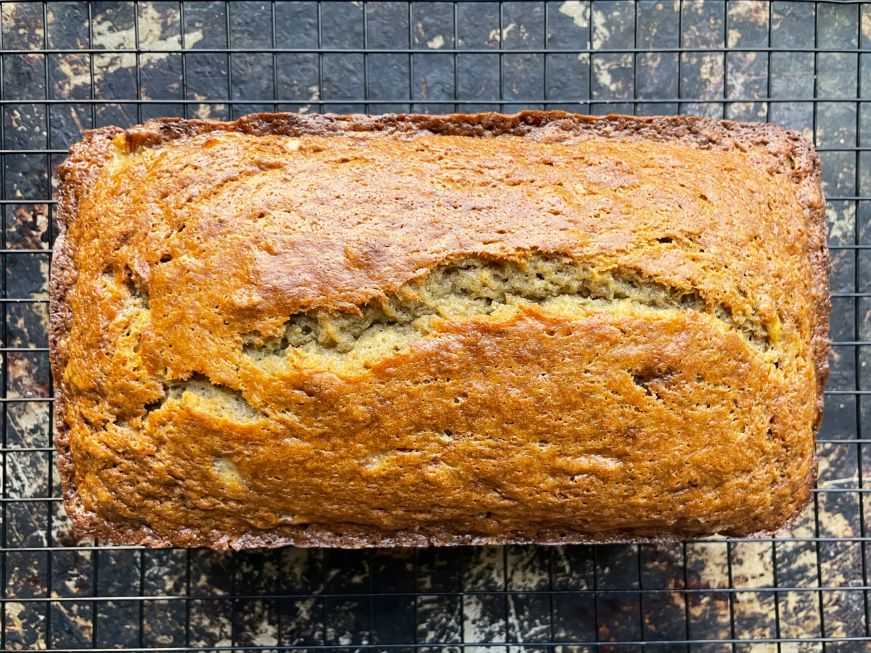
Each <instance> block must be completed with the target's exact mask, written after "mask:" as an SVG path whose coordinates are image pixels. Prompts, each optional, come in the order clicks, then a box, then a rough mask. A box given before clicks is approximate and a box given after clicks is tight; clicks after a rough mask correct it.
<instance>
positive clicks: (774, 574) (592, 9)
mask: <svg viewBox="0 0 871 653" xmlns="http://www.w3.org/2000/svg"><path fill="white" fill-rule="evenodd" d="M869 88H871V5H869V4H866V3H861V2H822V1H807V2H772V3H769V2H757V1H755V0H729V1H728V2H722V1H707V2H696V1H694V0H684V1H680V0H660V1H647V0H638V1H619V2H618V1H604V0H602V1H599V0H595V1H593V2H589V1H581V2H578V1H570V2H563V1H560V2H542V1H529V2H509V1H504V2H433V3H424V2H417V3H406V2H369V1H366V2H355V3H340V2H326V1H322V2H282V1H272V2H269V1H258V2H224V1H217V2H181V3H180V2H164V1H161V2H95V3H85V2H34V3H11V2H0V190H2V197H0V211H2V213H3V229H2V236H0V260H2V269H0V278H2V283H3V286H2V294H0V356H2V368H0V384H2V393H0V395H2V396H0V431H2V444H0V462H2V466H0V471H2V492H0V519H2V532H0V578H2V587H0V589H2V596H0V648H2V649H3V650H45V649H48V650H57V651H61V650H70V649H81V648H84V649H90V650H106V651H108V650H118V649H119V648H120V649H123V650H137V651H143V650H157V651H187V650H199V651H212V650H227V649H230V650H235V651H241V650H244V651H260V650H264V651H265V650H269V651H273V650H275V651H277V650H281V651H304V650H305V651H307V650H311V651H321V650H330V651H334V650H336V651H337V650H342V651H346V650H364V651H367V650H385V651H394V650H401V651H460V650H469V651H478V650H482V651H483V650H486V651H494V650H495V651H506V652H507V651H511V652H515V651H518V652H519V651H530V652H538V651H609V652H611V651H621V652H622V651H644V650H650V651H659V650H668V651H705V652H707V651H733V652H737V651H757V650H759V651H777V652H778V653H779V652H780V651H838V652H852V651H868V650H871V636H869V625H871V610H869V592H871V585H869V571H868V567H869V557H868V556H869V551H871V545H869V542H871V535H869V533H868V530H867V527H866V524H867V521H868V518H869V515H868V513H867V510H868V505H869V503H871V500H869V499H868V498H867V497H866V495H867V494H868V493H869V492H871V485H869V484H868V483H867V482H866V479H867V478H868V476H869V473H871V446H869V445H871V434H869V433H868V432H867V430H866V429H867V425H868V424H871V421H869V420H871V415H869V414H868V412H869V409H871V402H869V394H871V378H869V370H871V366H869V365H868V362H869V355H871V259H869V257H871V253H869V250H871V195H869V193H871V112H869V104H868V100H867V99H866V98H864V97H863V96H864V94H865V93H867V92H868V89H869ZM521 108H554V109H557V108H559V109H567V110H570V111H576V112H581V113H594V114H601V113H610V112H620V113H639V114H642V113H643V114H651V113H669V114H676V113H687V114H701V115H707V116H711V117H715V118H734V119H742V120H771V121H774V122H778V123H780V124H783V125H786V126H788V127H791V128H793V129H797V130H800V131H802V132H804V133H805V134H806V135H807V136H808V137H811V138H813V139H814V141H815V143H816V144H817V146H818V150H819V152H820V157H821V159H822V162H823V172H824V180H825V188H826V194H827V198H828V221H829V227H830V244H831V250H832V258H833V270H832V277H831V281H832V304H833V311H832V334H831V337H832V357H831V367H832V375H831V380H830V383H829V386H828V390H827V392H826V396H825V402H826V418H825V422H824V425H823V428H822V430H821V432H820V435H819V438H818V440H817V453H818V455H819V457H820V479H819V483H818V487H817V489H816V490H815V493H814V501H813V503H812V505H811V506H810V507H809V508H808V510H807V512H806V514H805V515H804V516H803V517H802V519H801V520H800V521H799V522H798V523H797V524H796V525H795V526H794V527H793V528H792V530H790V531H788V532H784V533H782V534H780V535H779V536H778V537H766V538H759V539H752V540H748V539H739V538H717V537H712V538H703V539H699V540H696V541H692V542H686V543H674V544H649V545H640V546H631V545H619V546H618V545H608V546H566V547H534V546H511V547H461V548H448V549H424V550H410V549H398V550H373V551H363V552H354V551H350V552H348V551H337V550H299V549H290V548H288V549H282V550H277V551H253V552H242V553H236V554H234V553H219V552H211V551H201V550H165V551H148V550H143V549H140V548H138V547H129V546H114V547H112V546H104V545H102V544H100V543H97V542H76V541H75V540H74V539H73V538H72V536H71V535H70V533H69V527H68V522H67V520H66V517H65V515H64V514H63V509H62V506H61V505H60V502H59V500H58V496H59V487H58V478H57V474H56V473H54V471H53V469H54V450H53V447H52V443H51V432H52V429H53V422H52V414H51V407H52V393H51V380H50V375H49V367H48V348H47V333H46V329H47V309H48V307H47V284H48V264H49V257H50V255H51V245H52V241H53V236H54V232H55V229H54V227H53V223H54V217H55V216H54V213H55V207H56V198H55V195H54V194H55V191H56V188H57V181H56V171H57V166H58V164H59V163H60V161H62V160H63V158H64V156H65V154H66V151H67V147H68V146H69V144H70V143H72V142H75V141H76V140H77V139H78V138H79V136H80V133H81V130H83V129H87V128H91V127H97V126H102V125H105V124H110V123H111V124H120V125H129V124H133V123H135V122H138V121H141V120H143V119H147V118H150V117H155V116H159V115H180V116H185V117H211V118H230V117H235V116H238V115H242V114H244V113H249V112H253V111H317V112H327V111H334V112H350V111H365V112H372V113H380V112H390V111H421V112H432V113H441V112H451V111H463V112H472V111H485V110H501V111H514V110H517V109H521ZM863 425H865V426H864V427H863Z"/></svg>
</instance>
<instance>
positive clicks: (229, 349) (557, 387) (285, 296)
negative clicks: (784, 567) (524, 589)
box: [51, 112, 829, 548]
mask: <svg viewBox="0 0 871 653" xmlns="http://www.w3.org/2000/svg"><path fill="white" fill-rule="evenodd" d="M61 182H62V185H61V189H60V207H59V208H60V210H59V215H58V218H59V222H60V235H59V237H58V240H57V243H56V246H55V250H54V259H53V263H52V280H51V345H52V350H51V356H52V369H53V374H54V380H55V388H56V401H55V409H56V418H57V419H56V425H57V433H56V445H57V458H58V464H59V469H60V473H61V476H62V479H63V495H64V501H65V505H66V510H67V512H68V514H69V516H70V517H71V519H72V522H73V524H74V526H75V527H76V529H77V532H78V533H80V534H82V535H86V534H87V535H92V536H97V537H99V538H105V539H108V540H111V541H115V542H118V543H142V544H146V545H151V546H163V545H180V546H208V547H218V548H222V547H234V548H242V547H253V546H278V545H284V544H295V545H301V546H344V547H360V546H375V545H381V546H391V545H411V546H418V545H428V544H440V545H443V544H462V543H506V542H541V543H561V542H598V541H627V540H643V539H650V538H664V539H678V538H690V537H693V536H697V535H701V534H710V533H723V534H731V535H744V534H751V533H756V532H770V531H773V530H775V529H777V528H779V527H781V526H782V525H783V524H784V523H786V522H787V521H788V520H790V519H791V518H793V517H794V516H795V515H797V514H798V513H799V512H800V511H801V510H802V508H803V507H804V506H805V505H806V503H807V501H808V498H809V496H810V495H811V490H812V487H813V484H814V480H815V475H816V471H815V470H816V463H815V456H814V437H815V431H816V429H817V427H818V425H819V422H820V419H821V414H822V387H823V383H824V381H825V377H826V374H827V362H826V361H827V349H828V344H827V343H828V338H827V336H828V312H829V299H828V270H829V259H828V252H827V249H826V233H825V223H824V202H823V197H822V193H821V187H820V173H819V164H818V159H817V156H816V154H815V153H814V151H813V148H812V146H811V145H810V144H809V143H808V142H806V141H805V140H803V139H802V138H800V137H799V136H797V135H796V134H794V133H792V132H789V131H786V130H783V129H780V128H778V127H775V126H772V125H765V124H740V123H733V122H713V121H708V120H703V119H698V118H686V117H676V118H635V117H622V116H609V117H605V118H591V117H584V116H576V115H571V114H566V113H560V112H524V113H520V114H518V115H514V116H503V115H495V114H482V115H455V116H422V115H391V116H382V117H368V116H302V115H283V114H275V115H263V114H261V115H252V116H248V117H246V118H242V119H239V120H237V121H235V122H212V121H202V120H182V119H175V118H171V119H163V120H155V121H150V122H147V123H146V124H144V125H141V126H137V127H133V128H131V129H126V130H124V129H118V128H103V129H98V130H96V131H91V132H89V133H87V134H86V136H85V138H84V140H83V141H82V142H81V143H80V144H78V145H76V146H74V147H73V148H72V151H71V154H70V158H69V159H68V160H67V161H66V163H64V164H63V166H62V168H61Z"/></svg>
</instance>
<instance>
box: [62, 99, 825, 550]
mask: <svg viewBox="0 0 871 653" xmlns="http://www.w3.org/2000/svg"><path fill="white" fill-rule="evenodd" d="M548 123H554V124H557V123H560V124H565V126H566V128H567V129H584V130H589V131H591V132H595V133H598V134H602V135H608V136H610V137H614V138H623V139H627V140H632V139H637V138H643V139H651V140H660V141H679V142H685V143H688V144H692V145H693V146H696V147H701V148H709V147H730V146H731V144H732V143H734V142H736V141H739V140H743V142H744V143H745V144H748V143H749V144H754V145H757V146H759V147H768V148H769V150H770V151H771V153H772V158H773V160H774V159H777V158H778V157H783V154H784V152H788V153H789V155H790V157H791V158H792V161H791V166H792V170H793V177H794V179H795V183H796V186H797V188H798V197H799V200H800V201H801V204H802V207H803V209H804V211H805V213H806V216H807V219H808V224H809V232H810V251H809V255H810V257H811V262H812V267H813V271H814V282H815V286H814V298H815V304H814V308H813V310H814V315H813V320H812V324H813V339H812V342H813V347H814V361H815V364H816V380H817V386H818V391H819V403H818V417H817V425H818V423H819V418H820V416H821V408H822V384H823V383H824V381H825V378H826V375H827V352H828V339H827V333H828V306H829V300H828V285H827V283H828V282H827V271H828V266H829V259H828V252H827V249H826V246H825V224H824V207H823V203H822V198H821V196H820V194H819V190H818V188H819V162H818V160H817V157H816V155H815V153H814V152H813V150H812V148H811V147H810V145H809V144H807V143H806V142H805V141H803V140H802V139H800V138H798V137H796V136H795V135H794V134H792V133H789V132H784V131H782V130H779V129H776V128H773V127H770V126H766V125H738V124H735V123H714V122H710V121H705V120H699V119H692V118H666V119H661V118H659V119H645V118H640V119H636V118H624V117H607V118H597V119H592V118H590V119H588V118H580V117H574V116H569V115H568V114H561V113H558V112H525V113H523V114H519V115H517V116H508V117H506V116H497V115H483V116H445V117H434V116H389V117H384V118H370V117H362V116H356V117H329V116H327V117H321V116H309V117H299V116H285V115H264V114H260V115H255V116H249V117H246V118H244V119H240V120H239V121H236V122H235V123H217V122H207V121H180V120H175V119H167V120H164V121H152V122H150V123H148V124H146V125H144V126H140V127H136V128H132V129H130V130H127V131H126V142H127V143H128V146H129V147H130V149H131V151H132V150H135V149H137V148H146V147H159V146H160V145H162V144H164V143H167V142H169V141H171V140H173V139H176V138H181V137H184V136H190V135H192V134H195V133H204V132H211V131H218V130H220V131H230V132H233V131H236V132H240V133H249V134H263V135H266V134H287V135H301V134H323V133H330V134H338V133H349V132H355V131H385V132H388V131H393V132H396V133H398V134H400V135H402V134H408V135H409V137H411V136H413V135H414V134H416V133H419V132H420V131H422V130H425V131H428V132H430V133H434V134H453V135H464V136H475V137H487V136H493V135H500V134H514V135H519V136H523V135H527V134H531V133H534V132H535V131H536V130H537V129H539V128H541V127H542V126H544V125H547V124H548ZM121 133H122V130H119V129H116V128H105V129H103V130H97V131H95V132H91V133H90V134H89V135H88V136H86V138H85V140H84V141H83V143H82V144H80V145H77V146H75V147H74V148H72V150H71V157H70V159H69V160H68V161H67V162H66V163H65V164H64V166H63V167H62V169H61V177H62V180H63V186H62V190H61V195H60V206H59V219H60V232H59V238H58V240H57V243H56V248H55V253H54V258H53V262H52V280H51V322H50V328H51V332H50V344H51V362H52V371H53V374H54V378H55V384H56V386H55V387H56V389H57V400H56V403H55V411H56V415H57V420H56V425H57V433H56V441H57V447H58V465H59V468H60V472H61V476H62V478H63V481H64V501H65V505H66V508H67V511H68V513H69V514H70V517H71V519H72V521H73V523H74V526H75V527H76V529H77V531H78V532H80V533H91V534H95V535H98V536H101V537H107V538H109V539H113V540H116V541H127V542H134V541H136V542H142V543H146V544H149V545H169V544H180V545H201V546H217V547H236V548H243V547H251V546H280V545H284V544H298V545H313V546H330V545H333V546H347V547H359V546H373V545H386V546H390V545H426V544H463V543H507V542H529V541H536V542H542V543H544V542H549V543H561V542H583V541H588V542H590V541H591V542H596V541H643V540H644V541H649V540H651V539H653V540H658V539H675V538H681V537H682V536H683V535H684V534H683V533H681V532H666V533H663V534H662V537H661V538H659V537H656V538H642V537H638V536H637V535H633V534H626V536H625V537H624V536H621V535H620V534H615V535H614V536H613V537H597V536H594V535H590V534H584V533H573V532H566V531H542V532H538V533H515V534H506V535H505V536H504V537H496V536H481V537H479V536H457V535H456V534H453V533H449V532H442V531H439V530H438V529H435V530H427V529H424V530H422V531H421V532H417V533H410V532H401V531H397V532H394V533H385V532H379V531H377V530H371V529H366V528H360V527H352V526H344V525H341V524H336V525H335V527H333V528H321V527H316V526H312V527H308V528H306V527H299V526H283V527H279V528H275V529H271V530H269V531H264V532H257V531H251V532H249V533H247V534H245V535H242V536H228V535H227V534H222V533H206V532H202V531H195V530H186V531H182V532H175V533H173V534H172V535H171V536H170V535H167V534H165V533H156V532H154V531H152V530H151V529H150V528H148V527H147V526H135V525H131V524H112V523H109V522H106V521H104V520H103V518H102V517H100V516H99V515H96V514H94V513H91V512H88V511H86V510H85V509H84V507H83V506H82V504H81V500H80V498H79V497H78V495H77V492H76V488H75V485H74V481H73V469H72V461H71V458H70V452H69V434H68V426H67V424H66V421H65V394H66V393H67V392H68V391H69V390H68V388H66V387H65V385H64V382H63V369H64V368H65V366H66V362H67V356H68V343H67V342H66V340H67V337H68V334H69V330H70V325H71V322H72V319H73V316H72V315H71V311H70V307H69V304H68V303H67V300H66V296H67V293H68V292H69V291H70V289H71V288H72V287H73V286H74V284H75V281H76V274H77V271H76V267H75V244H74V243H71V242H70V241H69V240H68V239H67V237H66V231H67V228H68V226H69V224H70V223H71V222H72V221H73V220H74V219H75V216H76V213H77V210H78V204H79V201H80V199H81V198H82V197H84V196H85V195H87V193H88V191H89V189H90V187H91V186H92V185H93V184H94V182H95V180H96V177H97V175H98V173H99V170H100V168H101V167H102V166H103V165H104V164H105V162H106V161H107V159H108V158H109V157H110V153H109V150H110V142H111V139H112V138H113V137H114V136H116V135H118V134H121ZM773 165H774V164H773ZM813 480H814V478H813V474H811V475H810V476H809V477H808V479H807V484H808V486H810V485H812V484H813Z"/></svg>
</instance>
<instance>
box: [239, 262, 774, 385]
mask: <svg viewBox="0 0 871 653" xmlns="http://www.w3.org/2000/svg"><path fill="white" fill-rule="evenodd" d="M533 305H534V306H537V307H539V308H540V309H542V310H544V311H546V312H551V313H553V312H556V313H557V314H564V315H572V314H576V315H578V316H581V315H583V314H585V313H587V312H589V311H590V310H599V311H607V310H628V307H629V306H636V307H644V308H648V309H652V310H689V311H696V312H699V313H707V314H709V315H711V316H712V317H714V318H715V319H717V320H719V321H720V322H721V323H722V324H723V326H724V328H725V329H729V330H732V331H736V332H737V333H738V334H739V335H741V337H742V338H744V339H745V340H746V341H747V342H748V344H749V345H750V346H752V347H753V348H755V349H757V350H759V352H760V354H761V355H763V356H765V357H766V359H769V360H771V362H774V361H776V356H777V353H776V352H774V353H772V352H771V349H772V342H771V337H770V335H769V332H768V329H767V328H766V326H765V325H764V324H762V323H761V322H760V320H759V319H758V317H756V316H755V315H750V316H749V317H748V318H747V319H744V320H739V319H738V318H736V317H735V316H734V315H733V312H732V310H731V309H730V308H728V307H727V306H725V305H724V304H722V303H713V304H711V303H709V302H707V301H705V299H704V298H703V297H702V296H701V295H700V294H699V293H698V291H697V290H695V289H693V288H677V287H674V286H669V285H666V284H664V283H660V282H656V281H652V280H648V279H644V278H643V277H641V276H640V275H638V274H637V273H636V272H633V271H631V270H620V269H612V270H600V269H596V268H593V267H590V266H588V265H582V264H579V263H577V262H575V261H573V260H572V259H570V258H568V257H565V256H559V255H548V254H542V253H532V254H530V255H528V256H524V257H523V258H521V259H519V260H517V261H513V260H511V261H504V260H503V261H497V260H488V259H483V258H480V257H463V258H462V259H460V260H456V261H451V262H450V263H444V264H441V265H438V266H436V267H434V268H433V269H431V270H429V271H428V272H426V273H425V274H424V275H422V276H420V277H418V278H416V279H414V280H413V281H411V282H408V283H406V284H405V285H403V286H401V287H400V288H398V289H397V290H396V291H395V292H392V293H390V294H389V295H386V296H384V297H381V298H379V299H376V300H373V301H371V302H369V303H367V304H364V305H362V306H358V307H355V310H353V311H350V310H349V311H343V312H331V311H326V310H321V309H312V310H309V311H305V312H302V313H297V314H295V315H292V316H291V318H290V319H289V320H288V321H287V322H286V323H285V325H284V331H283V333H282V334H281V336H279V337H271V338H263V337H259V336H257V335H253V336H252V335H249V336H246V337H245V346H244V351H245V354H246V355H248V356H249V357H251V358H253V359H255V360H260V361H263V360H271V361H272V362H275V361H276V359H285V358H286V357H287V354H288V351H289V350H294V351H296V352H299V353H301V354H303V355H305V356H306V359H307V362H308V364H310V365H312V366H316V367H324V368H329V369H334V370H342V369H345V370H348V369H353V370H359V369H361V368H363V367H369V366H371V365H373V364H374V363H376V362H378V361H380V360H384V359H385V358H387V357H389V356H391V355H393V354H395V353H396V352H399V351H404V350H406V349H407V348H408V347H409V346H410V345H411V344H412V343H413V342H415V341H416V340H418V339H419V338H422V337H425V336H427V335H429V334H432V333H435V332H437V331H438V330H439V325H441V324H446V323H449V322H457V321H465V320H471V319H504V316H505V315H506V314H509V313H511V312H512V311H516V310H517V309H519V308H520V307H522V306H533Z"/></svg>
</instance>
